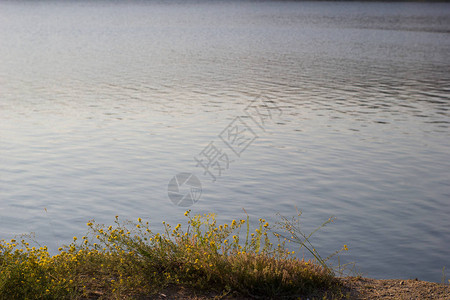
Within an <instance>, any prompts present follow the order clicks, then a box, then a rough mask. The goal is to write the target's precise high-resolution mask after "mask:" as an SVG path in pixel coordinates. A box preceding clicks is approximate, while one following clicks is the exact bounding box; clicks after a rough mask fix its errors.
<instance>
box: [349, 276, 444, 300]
mask: <svg viewBox="0 0 450 300" xmlns="http://www.w3.org/2000/svg"><path fill="white" fill-rule="evenodd" d="M342 281H343V282H344V285H345V286H346V287H347V288H348V289H349V291H350V293H351V299H358V300H362V299H396V300H397V299H398V300H400V299H401V300H403V299H404V300H413V299H417V300H425V299H426V300H428V299H439V300H450V286H449V285H448V284H447V285H442V284H438V283H433V282H427V281H420V280H401V279H381V280H378V279H370V278H356V277H347V278H343V279H342Z"/></svg>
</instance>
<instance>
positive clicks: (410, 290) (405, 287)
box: [150, 277, 450, 300]
mask: <svg viewBox="0 0 450 300" xmlns="http://www.w3.org/2000/svg"><path fill="white" fill-rule="evenodd" d="M340 280H341V281H342V283H343V285H344V298H343V299H352V300H353V299H354V300H371V299H387V300H394V299H395V300H429V299H430V300H431V299H439V300H450V286H449V285H448V284H447V285H442V284H438V283H433V282H427V281H420V280H402V279H381V280H379V279H370V278H362V277H346V278H341V279H340ZM150 299H158V300H159V299H190V300H205V299H238V300H243V299H253V298H246V297H240V296H233V295H218V294H215V293H202V294H197V295H194V293H192V291H189V290H186V289H182V288H176V287H171V288H168V289H166V290H165V291H163V292H161V293H159V294H158V295H155V296H153V297H150ZM301 299H304V300H306V299H308V298H301Z"/></svg>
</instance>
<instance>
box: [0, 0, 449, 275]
mask: <svg viewBox="0 0 450 300" xmlns="http://www.w3.org/2000/svg"><path fill="white" fill-rule="evenodd" d="M449 33H450V5H449V4H442V3H433V4H420V3H396V4H389V3H358V2H351V3H334V2H333V3H328V2H317V3H314V2H262V3H256V2H255V3H250V2H209V3H208V2H206V3H205V2H201V3H193V2H185V3H175V2H170V3H168V4H162V3H158V2H127V3H113V2H105V1H99V2H71V1H68V2H56V1H55V2H50V1H49V2H28V1H23V2H21V1H16V2H9V1H2V2H0V238H11V237H13V236H14V235H17V234H21V233H28V232H36V235H37V239H38V240H40V241H42V242H44V243H47V244H49V246H50V247H51V248H52V249H54V248H55V247H56V245H57V244H61V243H65V242H68V241H69V240H70V239H71V237H72V236H73V235H77V234H82V233H84V232H85V230H86V228H85V227H86V226H85V224H86V222H87V220H89V219H92V218H95V219H96V220H97V221H99V222H104V223H111V222H112V221H113V218H114V215H116V214H119V215H120V216H121V217H122V218H124V219H134V218H137V217H138V216H140V217H145V218H149V219H150V220H151V222H154V223H155V226H156V227H157V228H158V226H159V225H157V224H159V223H160V222H161V221H162V220H163V219H164V220H166V221H170V222H179V221H180V220H181V219H182V215H183V212H184V210H185V208H183V207H178V206H175V205H174V204H173V203H172V202H171V201H170V200H169V198H168V194H167V185H168V182H169V180H170V179H171V178H172V177H173V176H174V175H176V174H178V173H180V172H190V173H193V174H195V175H196V176H197V177H198V178H199V179H200V181H201V183H202V186H203V191H202V196H201V199H200V200H199V202H198V203H196V204H195V205H193V206H192V207H191V208H192V209H193V212H194V213H200V212H201V213H204V212H216V213H217V214H218V218H219V220H220V221H226V220H229V219H233V218H240V217H242V216H244V213H243V211H242V208H245V209H246V211H247V212H248V213H249V214H250V215H251V216H252V217H255V218H259V217H265V218H266V219H268V220H270V221H274V220H275V219H276V217H275V213H277V212H280V213H281V214H284V215H292V214H293V213H294V211H295V207H298V208H299V209H301V210H302V211H303V221H304V226H305V229H312V228H314V227H315V226H317V225H319V224H321V222H322V221H325V220H326V219H327V218H328V217H329V216H330V215H334V216H336V217H337V221H336V222H335V223H334V224H333V225H331V226H330V227H327V228H326V229H325V230H324V231H322V232H321V233H320V234H319V235H318V236H317V238H316V239H315V240H314V241H315V243H316V244H317V248H318V249H319V250H321V251H322V253H323V254H324V255H327V254H330V253H332V252H333V251H334V250H337V249H340V248H341V247H342V245H344V244H347V245H348V246H349V248H350V251H349V252H347V253H346V254H345V255H344V256H343V257H342V260H343V262H349V261H355V262H356V263H357V266H358V267H359V269H360V270H361V271H362V272H363V273H364V274H365V275H366V276H371V277H375V278H415V277H418V278H419V279H424V280H432V281H440V279H441V274H442V267H444V266H446V267H447V268H450V259H449V251H448V249H450V218H449V216H450V131H449V126H450V118H449V103H450V97H449V95H450V93H449V92H450V34H449ZM258 96H259V97H260V98H259V99H262V100H264V101H265V103H267V104H270V108H271V110H270V111H271V114H270V118H265V123H264V124H263V126H261V127H259V126H258V124H257V123H256V122H255V120H257V118H254V119H251V118H250V117H249V116H248V115H246V112H249V110H245V108H246V107H247V106H248V105H249V104H250V103H251V101H252V100H254V99H255V97H258ZM268 107H269V106H268ZM267 111H268V110H266V112H267ZM266 116H269V115H268V114H266ZM236 117H241V118H238V119H236V120H237V121H235V122H244V123H245V124H246V125H247V127H250V128H251V129H252V132H250V131H249V130H247V131H246V132H247V134H249V133H252V134H253V137H254V138H255V139H254V140H252V141H251V143H250V142H249V143H247V142H246V143H247V144H244V146H247V148H245V149H243V148H242V149H241V150H242V151H241V152H238V153H239V154H240V155H239V156H238V155H236V154H235V153H234V152H233V151H232V150H231V148H229V147H228V146H227V145H226V144H225V142H224V140H222V139H221V137H224V135H226V134H227V132H228V131H226V130H225V129H230V128H231V127H230V126H229V125H230V124H231V122H232V121H233V120H235V118H236ZM233 124H236V123H233ZM233 124H232V125H233ZM240 124H241V125H242V124H243V123H240ZM260 125H261V124H260ZM224 130H225V131H224ZM210 142H213V144H212V145H214V146H216V147H217V149H219V150H220V151H221V155H222V154H223V153H225V154H226V155H227V157H228V163H229V164H228V165H226V164H225V161H224V160H222V161H221V163H222V168H223V170H222V171H221V174H218V173H214V174H215V175H216V181H215V182H213V180H212V177H211V176H210V175H209V174H208V173H206V174H205V172H204V170H203V169H202V168H201V166H200V165H198V164H197V162H196V160H195V157H197V158H199V157H200V156H201V153H202V151H203V153H205V151H206V150H207V149H208V145H209V144H210ZM210 148H211V147H210ZM204 150H205V151H204ZM210 150H211V149H210ZM222 158H225V156H222ZM216 171H217V170H213V172H216Z"/></svg>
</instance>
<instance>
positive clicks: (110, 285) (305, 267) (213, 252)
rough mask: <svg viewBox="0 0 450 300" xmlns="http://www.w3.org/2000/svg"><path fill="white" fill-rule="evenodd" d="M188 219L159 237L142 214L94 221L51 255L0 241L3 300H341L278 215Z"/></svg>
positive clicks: (322, 266) (302, 239)
mask: <svg viewBox="0 0 450 300" xmlns="http://www.w3.org/2000/svg"><path fill="white" fill-rule="evenodd" d="M185 216H186V217H187V219H188V221H187V226H186V228H185V229H183V228H182V225H181V224H178V225H176V226H174V227H173V226H171V225H169V224H167V223H164V228H165V232H163V233H156V234H155V233H153V232H152V231H151V230H150V227H149V223H148V222H144V221H142V220H141V219H138V221H137V222H136V223H133V222H129V221H128V222H121V221H119V218H118V217H116V220H115V222H114V225H112V226H109V227H106V226H104V225H101V224H96V223H94V221H91V222H89V223H87V225H88V227H89V231H88V234H87V235H86V236H83V237H81V238H77V237H74V238H73V242H72V243H71V244H70V245H66V246H63V247H61V248H60V249H59V253H58V254H57V255H53V256H52V255H50V254H49V252H48V249H47V247H39V246H36V247H32V246H31V245H30V241H27V239H22V240H21V241H16V240H11V241H10V242H6V241H0V299H96V298H101V299H135V298H140V297H143V296H151V295H155V294H156V293H158V292H160V291H162V290H163V289H165V288H167V287H182V288H185V289H188V290H189V291H191V292H192V293H200V294H201V293H202V292H204V291H208V293H211V292H212V293H214V295H239V296H244V297H257V298H298V297H306V296H309V297H310V298H311V297H321V298H322V297H324V298H340V291H339V283H338V280H337V279H336V277H335V275H334V272H333V270H332V269H331V268H330V267H328V266H327V264H326V259H322V258H321V257H320V255H318V253H317V251H316V250H315V249H314V247H312V245H311V243H310V242H309V237H310V236H311V235H304V234H303V233H302V232H301V231H300V230H299V227H298V226H296V225H298V224H296V223H295V222H292V221H290V220H289V219H287V218H282V219H281V222H280V223H279V224H277V225H275V227H274V228H273V229H272V228H271V226H270V225H269V224H268V223H267V222H266V221H265V220H264V219H260V220H259V223H257V225H256V229H254V230H253V229H252V230H251V229H250V224H249V218H248V217H247V220H238V221H236V220H233V221H232V222H231V223H230V224H223V225H218V224H216V220H215V216H214V214H209V215H195V216H191V215H190V211H187V212H186V213H185ZM326 223H327V222H326ZM326 223H324V225H326ZM242 229H243V230H244V231H245V232H241V230H242ZM276 229H279V230H280V231H281V232H277V230H276ZM313 233H314V232H313ZM269 236H270V238H269ZM28 240H29V239H28ZM290 241H291V242H296V243H299V244H300V248H302V247H305V248H306V249H307V250H308V251H310V252H311V253H312V254H313V255H314V257H315V259H313V260H308V261H306V260H303V259H299V258H296V257H295V256H294V253H293V252H289V251H288V250H287V247H286V244H285V243H286V242H290ZM342 250H346V246H344V248H343V249H342ZM342 250H341V251H342Z"/></svg>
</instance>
